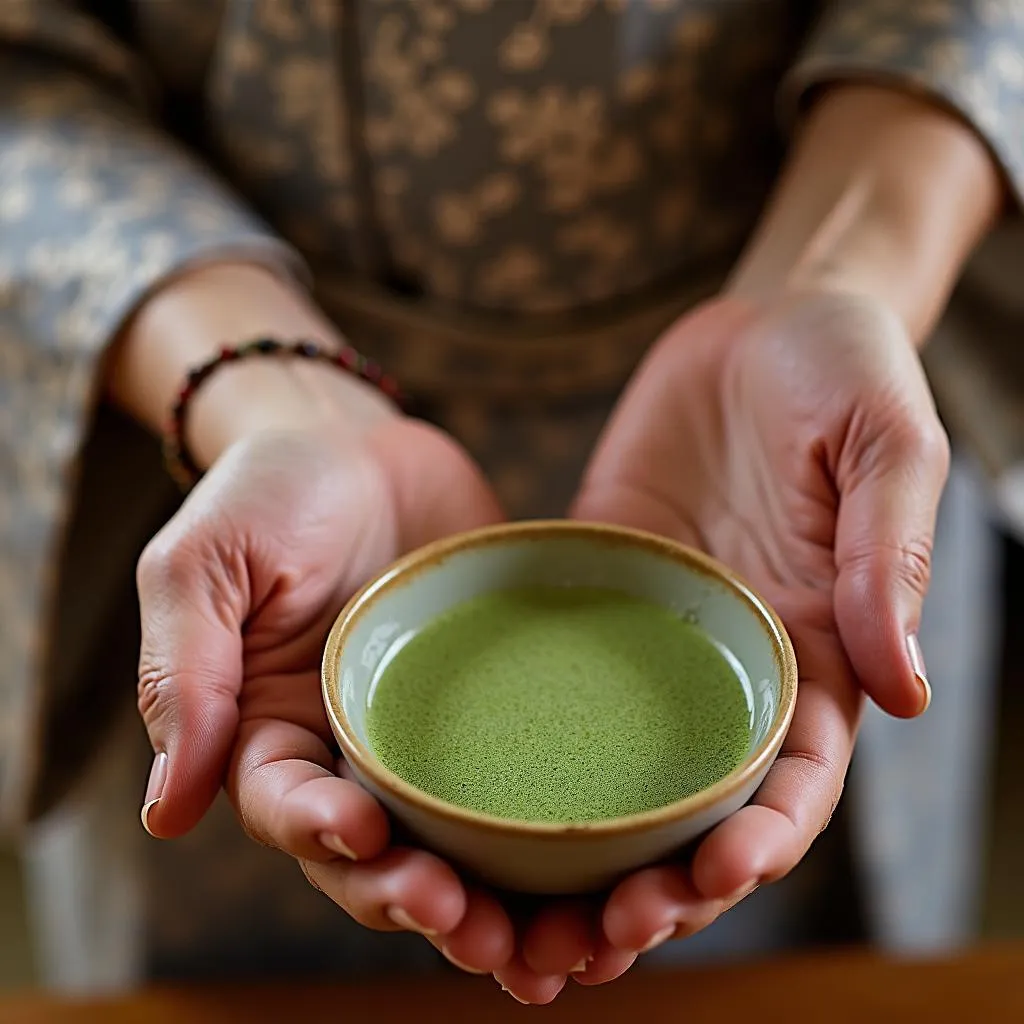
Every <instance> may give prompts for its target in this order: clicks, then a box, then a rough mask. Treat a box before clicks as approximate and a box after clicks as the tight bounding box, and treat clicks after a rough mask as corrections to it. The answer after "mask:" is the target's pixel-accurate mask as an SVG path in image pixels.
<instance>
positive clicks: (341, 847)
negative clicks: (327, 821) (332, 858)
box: [317, 832, 359, 860]
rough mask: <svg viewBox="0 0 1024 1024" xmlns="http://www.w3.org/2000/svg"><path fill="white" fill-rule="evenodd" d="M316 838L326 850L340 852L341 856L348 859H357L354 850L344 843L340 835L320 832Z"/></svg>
mask: <svg viewBox="0 0 1024 1024" xmlns="http://www.w3.org/2000/svg"><path fill="white" fill-rule="evenodd" d="M317 838H318V839H319V840H320V842H321V843H323V845H324V846H326V847H327V849H328V850H333V851H334V852H335V853H340V854H341V855H342V857H347V858H348V859H349V860H358V859H359V858H358V857H357V856H356V854H355V851H354V850H353V849H351V847H349V846H348V845H347V844H346V843H345V840H344V839H342V838H341V836H336V835H335V834H334V833H333V832H321V833H320V835H319V836H318V837H317Z"/></svg>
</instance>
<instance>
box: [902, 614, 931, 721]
mask: <svg viewBox="0 0 1024 1024" xmlns="http://www.w3.org/2000/svg"><path fill="white" fill-rule="evenodd" d="M907 652H908V653H909V654H910V667H911V668H912V669H913V670H914V675H915V676H917V683H918V686H920V687H921V710H920V711H919V712H918V714H919V715H923V714H924V713H925V712H926V711H927V710H928V706H929V705H930V704H931V702H932V688H931V684H930V683H929V682H928V669H926V668H925V664H924V652H923V651H922V650H921V641H920V640H918V639H917V634H916V633H911V634H910V635H909V636H908V637H907Z"/></svg>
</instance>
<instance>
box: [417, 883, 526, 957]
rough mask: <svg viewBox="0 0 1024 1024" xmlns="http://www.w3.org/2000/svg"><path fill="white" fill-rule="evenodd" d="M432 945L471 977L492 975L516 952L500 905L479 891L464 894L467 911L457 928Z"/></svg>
mask: <svg viewBox="0 0 1024 1024" xmlns="http://www.w3.org/2000/svg"><path fill="white" fill-rule="evenodd" d="M431 942H433V944H434V945H435V946H436V947H437V948H438V949H439V950H440V951H441V953H442V954H444V956H445V957H446V958H447V959H448V960H449V961H450V962H451V963H452V964H454V965H455V966H456V967H458V968H460V969H461V970H463V971H468V972H469V973H470V974H491V973H493V972H494V971H496V970H498V969H500V968H501V967H504V966H505V964H507V963H508V962H509V960H510V959H511V958H512V954H513V953H514V952H515V933H514V931H513V929H512V922H511V921H510V920H509V917H508V914H506V913H505V911H504V910H503V909H502V906H501V904H500V903H499V902H498V901H497V900H496V899H495V898H494V897H493V896H492V895H491V894H490V893H487V892H484V891H483V890H482V889H470V890H469V891H468V892H467V894H466V912H465V913H464V914H463V916H462V920H461V921H460V922H459V924H458V925H457V926H456V928H455V929H454V930H453V931H451V932H449V933H448V934H446V935H441V936H438V937H436V938H433V939H431Z"/></svg>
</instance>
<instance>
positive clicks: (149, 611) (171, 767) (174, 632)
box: [138, 532, 242, 838]
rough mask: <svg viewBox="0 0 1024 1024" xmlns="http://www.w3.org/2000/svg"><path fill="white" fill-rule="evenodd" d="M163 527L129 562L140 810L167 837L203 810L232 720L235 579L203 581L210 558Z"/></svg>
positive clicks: (221, 765) (220, 769)
mask: <svg viewBox="0 0 1024 1024" xmlns="http://www.w3.org/2000/svg"><path fill="white" fill-rule="evenodd" d="M208 555H209V553H206V552H203V551H201V550H199V549H198V547H197V546H196V545H195V544H194V543H192V544H186V543H178V544H176V543H174V542H173V540H172V539H171V538H170V536H169V535H168V534H167V533H166V532H165V533H164V534H162V535H160V536H158V538H156V540H154V541H153V542H152V543H151V544H150V545H149V547H148V548H147V549H146V551H145V552H144V553H143V556H142V558H141V560H140V562H139V568H138V590H139V604H140V610H141V614H142V651H141V655H140V662H139V693H138V702H139V710H140V712H141V714H142V718H143V721H144V722H145V725H146V731H147V732H148V733H149V738H150V742H151V743H152V745H153V750H154V752H155V755H156V757H155V760H154V764H153V771H152V774H151V776H150V782H149V785H148V787H147V791H146V796H145V802H144V806H143V811H142V820H143V824H144V825H145V826H146V828H147V829H148V830H149V831H150V832H151V833H152V834H153V835H156V836H161V837H164V838H171V837H173V836H178V835H181V834H182V833H184V832H187V831H188V830H189V829H190V828H192V826H193V825H195V824H196V822H197V821H199V819H200V818H201V817H202V816H203V814H205V812H206V811H207V809H208V808H209V806H210V804H211V803H212V802H213V799H214V797H215V796H216V795H217V792H218V790H219V789H220V786H221V782H222V780H223V777H224V772H225V768H226V764H227V758H228V752H229V750H230V747H231V743H232V740H233V739H234V734H235V727H236V724H237V721H238V707H237V697H238V692H239V688H240V686H241V668H242V641H241V631H240V617H239V615H238V611H237V609H236V608H235V607H233V604H232V595H234V596H235V597H239V595H238V594H237V589H236V588H235V584H234V583H233V582H232V581H230V580H226V579H223V578H222V579H216V580H214V579H211V578H210V572H211V567H213V570H214V571H219V570H218V569H217V562H216V560H215V558H213V557H208Z"/></svg>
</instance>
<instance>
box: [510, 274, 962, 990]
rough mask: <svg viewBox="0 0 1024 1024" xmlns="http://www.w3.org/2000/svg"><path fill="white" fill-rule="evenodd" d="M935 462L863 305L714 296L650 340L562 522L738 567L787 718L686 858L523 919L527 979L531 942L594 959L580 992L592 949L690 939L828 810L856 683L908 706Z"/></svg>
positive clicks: (922, 411)
mask: <svg viewBox="0 0 1024 1024" xmlns="http://www.w3.org/2000/svg"><path fill="white" fill-rule="evenodd" d="M947 465H948V450H947V442H946V438H945V435H944V433H943V430H942V428H941V426H940V424H939V421H938V419H937V417H936V414H935V410H934V407H933V405H932V400H931V397H930V394H929V391H928V388H927V385H926V383H925V379H924V376H923V373H922V370H921V367H920V364H919V360H918V356H917V353H916V351H915V350H914V347H913V345H912V344H911V342H910V340H909V338H908V336H907V334H906V332H905V330H904V329H903V327H902V325H901V323H900V321H899V320H898V319H897V318H896V317H895V316H894V315H893V314H892V313H890V312H889V311H888V310H887V309H885V308H883V307H881V306H879V305H876V304H873V303H871V302H868V301H866V300H862V299H855V298H851V297H847V296H837V295H830V294H827V293H819V294H803V295H794V296H792V297H789V298H783V299H780V300H778V301H777V302H775V303H772V304H766V305H753V304H749V303H747V302H743V301H740V300H735V299H724V300H721V301H718V302H715V303H712V304H709V305H708V306H706V307H704V308H703V309H701V310H699V311H697V312H696V313H695V314H693V315H691V316H689V317H687V318H686V319H684V320H683V321H682V322H680V323H679V324H677V325H676V327H675V328H673V329H672V331H670V332H669V334H668V335H667V336H666V337H665V338H663V339H662V341H661V342H660V343H659V344H658V345H657V346H656V348H655V349H654V350H653V351H652V353H651V354H650V356H649V357H648V359H647V361H646V362H645V364H644V365H643V366H642V367H641V369H640V371H639V372H638V373H637V375H636V377H635V378H634V380H633V382H632V385H631V386H630V388H629V389H628V391H627V393H626V394H625V396H624V397H623V399H622V401H621V403H620V405H619V408H618V410H617V412H616V414H615V416H614V418H613V420H612V421H611V423H610V425H609V427H608V429H607V431H606V434H605V436H604V438H603V440H602V442H601V444H600V445H599V447H598V450H597V452H596V453H595V455H594V458H593V462H592V464H591V466H590V468H589V472H588V473H587V476H586V479H585V481H584V483H583V486H582V489H581V491H580V493H579V497H578V499H577V501H576V505H575V509H574V514H575V515H576V516H578V517H580V518H583V519H588V520H599V521H606V522H614V523H619V524H624V525H628V526H633V527H639V528H643V529H647V530H651V531H654V532H656V533H659V534H662V535H664V536H668V537H672V538H674V539H676V540H679V541H682V542H684V543H687V544H690V545H693V546H696V547H699V548H701V549H703V550H705V551H708V552H709V553H710V554H712V555H714V556H716V557H717V558H719V559H721V560H722V561H723V562H725V563H726V564H727V565H729V566H731V567H732V568H734V569H736V570H737V571H738V572H739V573H740V574H742V575H743V576H745V577H746V578H747V579H748V580H749V581H750V582H751V583H752V584H753V586H754V587H755V588H757V589H758V590H759V591H760V592H761V593H762V594H763V595H764V596H765V598H766V599H767V600H768V601H769V602H770V603H771V604H772V605H773V606H774V607H775V608H776V609H777V610H778V611H779V613H780V615H781V616H782V618H783V620H784V622H785V624H786V626H787V629H788V630H789V632H790V635H791V636H792V639H793V642H794V645H795V648H796V654H797V662H798V666H799V670H800V691H799V698H798V703H797V710H796V714H795V717H794V719H793V724H792V727H791V729H790V731H789V735H788V737H787V739H786V742H785V745H784V747H783V750H782V753H781V755H780V757H779V759H778V760H777V762H776V763H775V765H774V767H773V768H772V769H771V771H770V772H769V774H768V777H767V778H766V780H765V782H764V784H763V785H762V786H761V787H760V789H759V790H758V792H757V794H756V796H755V797H754V798H753V800H752V801H751V803H750V804H749V805H748V806H747V807H745V808H743V809H742V810H740V811H739V812H737V813H736V814H734V815H733V816H732V817H731V818H729V819H728V820H727V821H725V822H724V823H722V824H721V825H720V826H718V828H717V829H715V830H714V831H713V832H712V833H711V834H710V835H709V836H708V837H707V838H706V839H705V840H704V841H703V842H702V843H701V845H700V846H699V848H698V849H697V851H696V853H695V855H694V857H693V859H692V861H691V862H689V863H687V864H685V865H684V864H679V865H673V866H667V867H656V868H651V869H648V870H645V871H641V872H639V873H638V874H635V875H633V876H632V877H631V878H629V879H627V880H625V881H624V882H622V883H621V884H620V885H619V886H618V887H617V888H616V889H615V891H614V892H613V893H612V894H611V896H610V898H609V899H608V900H607V903H606V904H605V905H604V906H603V907H602V908H598V907H594V906H591V907H582V906H580V905H579V904H577V905H576V907H575V909H573V908H571V907H568V906H565V907H561V908H551V909H549V910H547V911H545V912H544V913H542V914H541V915H540V916H539V917H538V918H537V919H536V920H535V921H534V923H533V925H532V926H531V930H530V932H529V933H528V934H527V936H526V939H525V945H524V949H525V951H526V961H525V963H526V964H527V965H528V966H529V967H530V969H531V970H532V971H533V972H535V973H536V974H539V975H545V974H550V973H552V972H553V971H554V970H555V969H556V968H564V965H563V963H562V962H561V961H560V960H558V958H557V957H556V956H552V955H550V954H549V953H548V952H547V951H548V950H550V949H553V948H556V947H558V948H563V947H564V945H565V943H566V941H567V938H566V937H567V936H569V935H570V934H573V933H575V934H577V935H582V936H586V937H587V938H586V945H585V946H584V944H583V943H581V944H580V948H579V949H578V950H577V952H578V954H580V955H582V956H586V955H594V954H596V955H597V960H596V961H595V962H594V963H593V964H592V965H591V966H590V967H588V968H587V970H586V971H584V972H583V973H581V974H579V975H577V978H578V980H580V981H584V982H585V981H588V980H590V981H603V980H607V979H608V976H609V974H610V973H612V972H609V971H608V970H607V967H606V965H608V964H610V963H611V962H612V959H613V953H612V950H620V951H624V952H627V953H628V952H634V951H638V950H643V949H645V948H650V947H651V946H652V945H655V944H657V943H659V942H660V941H664V940H665V939H666V938H669V937H671V936H685V935H690V934H692V933H694V932H695V931H698V930H700V929H701V928H704V927H706V926H707V925H708V924H710V923H711V922H712V921H713V920H714V919H715V918H716V917H717V916H718V915H719V914H720V913H721V912H722V911H723V910H725V909H727V908H728V907H730V906H732V905H733V904H735V903H736V902H738V900H739V899H741V898H742V897H743V896H745V895H746V894H747V893H749V892H750V891H751V890H752V889H753V888H754V887H755V886H757V885H759V884H762V883H765V882H771V881H774V880H776V879H778V878H781V877H782V876H783V875H785V874H786V873H787V872H788V871H790V870H791V869H792V868H793V867H794V866H795V865H796V864H797V863H798V862H799V861H800V859H801V858H802V857H803V855H804V854H805V853H806V852H807V849H808V848H809V846H810V845H811V843H812V842H813V841H814V839H815V838H816V837H817V835H818V834H819V833H820V832H821V831H822V830H823V829H824V828H825V826H826V825H827V823H828V821H829V818H830V816H831V814H832V812H833V810H834V808H835V806H836V803H837V801H838V799H839V795H840V792H841V791H842V788H843V780H844V777H845V774H846V769H847V765H848V763H849V760H850V755H851V751H852V747H853V741H854V737H855V733H856V730H857V724H858V718H859V714H860V708H861V694H862V691H866V692H867V693H868V694H869V695H870V696H871V697H872V698H873V699H874V700H875V701H876V702H877V703H878V704H879V705H881V706H882V707H883V708H884V709H886V710H887V711H889V712H891V713H893V714H895V715H899V716H903V717H910V716H914V715H917V714H920V713H921V712H922V711H924V709H925V708H926V707H927V704H928V699H929V694H928V688H927V683H926V681H925V678H924V675H923V666H922V665H921V664H920V663H919V662H917V661H916V657H917V652H916V641H914V640H913V639H912V638H913V637H914V636H915V633H916V630H917V627H918V621H919V618H920V614H921V605H922V601H923V599H924V596H925V591H926V589H927V585H928V573H929V554H930V548H931V540H932V530H933V526H934V520H935V515H936V510H937V506H938V501H939V496H940V492H941V490H942V487H943V483H944V481H945V478H946V472H947ZM625 966H628V964H627V963H626V961H625V960H621V959H620V960H619V961H618V962H617V963H616V967H619V968H623V969H624V967H625ZM505 970H506V971H507V970H508V968H506V969H505ZM592 972H593V973H592Z"/></svg>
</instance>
